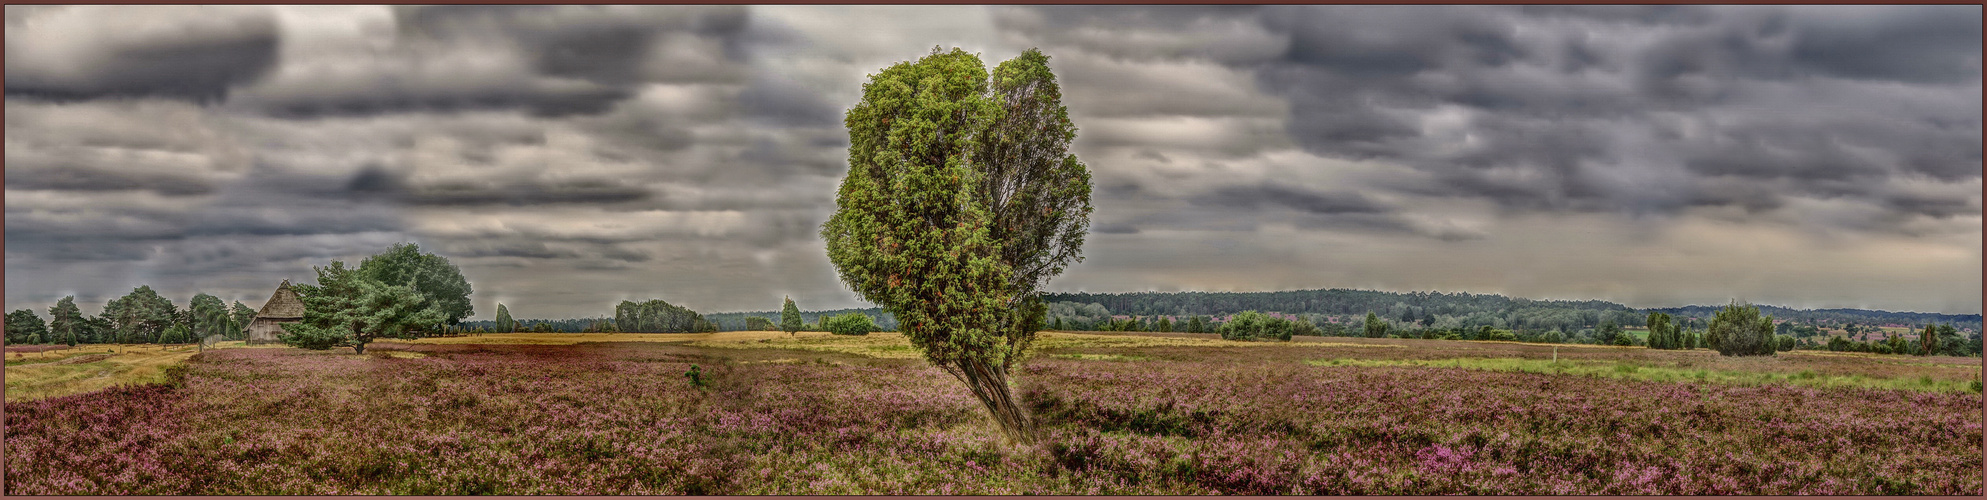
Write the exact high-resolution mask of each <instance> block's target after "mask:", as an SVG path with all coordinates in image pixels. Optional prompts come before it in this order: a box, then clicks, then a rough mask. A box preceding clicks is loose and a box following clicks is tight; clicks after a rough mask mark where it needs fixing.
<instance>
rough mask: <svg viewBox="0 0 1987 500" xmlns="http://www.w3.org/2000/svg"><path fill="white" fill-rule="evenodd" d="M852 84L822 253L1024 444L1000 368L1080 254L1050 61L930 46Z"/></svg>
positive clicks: (1062, 112)
mask: <svg viewBox="0 0 1987 500" xmlns="http://www.w3.org/2000/svg"><path fill="white" fill-rule="evenodd" d="M862 90H863V96H862V100H861V102H858V103H857V104H856V105H855V107H853V108H851V109H850V110H849V111H848V114H847V115H846V118H845V120H844V123H845V124H846V125H847V127H848V132H849V171H848V176H847V177H846V178H844V179H843V180H842V185H841V188H840V190H839V191H838V192H837V193H836V200H835V201H836V205H837V206H838V207H839V209H838V210H837V211H836V212H835V214H834V215H833V216H831V217H830V218H829V219H828V221H827V222H826V223H825V224H823V225H822V228H821V236H822V238H823V239H825V240H827V246H828V258H829V260H830V261H831V262H833V263H834V264H835V269H836V272H837V273H838V274H839V275H840V277H841V278H842V281H843V282H844V283H847V284H848V285H849V287H850V288H852V289H854V290H855V292H856V293H857V294H858V295H860V296H862V297H863V298H864V299H866V300H869V301H871V302H875V303H877V304H880V305H882V306H883V307H884V308H885V309H888V310H889V311H890V312H891V313H892V314H893V315H895V316H896V318H897V321H898V330H900V331H902V332H903V333H904V335H905V336H906V337H908V338H909V339H910V340H911V343H912V344H913V345H914V346H916V347H917V348H918V349H919V350H921V351H923V352H924V354H925V359H927V360H929V361H931V363H932V364H934V365H937V366H938V367H940V368H941V369H943V370H944V371H945V372H946V373H949V374H951V375H952V376H953V377H954V378H957V379H958V380H959V381H960V382H961V383H963V384H965V385H966V387H967V388H968V389H969V390H970V391H972V393H973V395H974V396H975V397H976V398H978V399H979V400H980V402H981V404H983V405H984V406H985V407H986V408H987V411H988V412H989V413H991V414H992V415H993V417H994V419H995V421H996V422H998V423H999V424H1000V427H1001V429H1002V431H1003V432H1004V433H1005V434H1006V435H1007V436H1008V438H1009V439H1012V440H1015V441H1020V442H1031V441H1033V440H1034V430H1033V429H1034V426H1033V423H1032V422H1030V420H1029V418H1028V416H1027V414H1026V413H1025V412H1024V411H1023V410H1022V408H1021V406H1020V405H1019V404H1017V403H1016V402H1015V400H1014V397H1013V391H1012V390H1011V389H1010V388H1009V387H1008V380H1007V379H1008V371H1009V369H1010V368H1011V367H1012V366H1013V365H1014V363H1015V362H1017V361H1019V360H1020V359H1021V356H1022V354H1023V353H1025V352H1027V349H1028V346H1029V345H1030V344H1031V343H1032V342H1033V341H1034V339H1035V334H1036V331H1037V330H1039V329H1040V328H1041V326H1042V317H1043V313H1044V312H1045V311H1046V306H1045V305H1044V304H1043V302H1042V300H1041V297H1040V295H1041V287H1042V285H1043V284H1044V283H1045V282H1047V280H1048V279H1049V278H1051V277H1054V276H1055V275H1057V274H1061V273H1062V270H1063V269H1064V268H1065V267H1066V266H1068V265H1069V264H1071V263H1073V262H1076V261H1080V260H1081V259H1082V257H1081V255H1080V249H1081V248H1082V245H1083V238H1084V235H1085V233H1087V232H1088V228H1089V216H1090V212H1091V206H1090V173H1089V170H1088V169H1087V168H1086V167H1085V166H1084V165H1083V163H1082V162H1080V161H1077V158H1076V156H1075V155H1072V154H1070V153H1069V151H1068V149H1069V142H1070V141H1071V140H1072V139H1074V138H1075V137H1076V127H1075V125H1073V124H1072V123H1071V122H1070V120H1069V114H1068V111H1067V110H1066V109H1065V108H1064V107H1063V106H1062V92H1061V89H1060V87H1059V86H1058V85H1057V84H1056V81H1055V75H1054V73H1052V72H1051V71H1050V70H1049V67H1048V56H1045V55H1042V53H1041V52H1040V51H1036V50H1033V49H1030V50H1028V51H1027V52H1024V53H1022V54H1021V56H1020V57H1016V58H1014V59H1012V60H1009V61H1007V62H1003V63H1001V64H1000V65H999V66H998V67H996V68H994V70H993V72H992V75H991V76H989V74H988V72H987V71H986V67H985V65H984V64H983V63H981V61H980V58H979V57H978V56H975V55H973V54H969V53H966V52H965V51H962V50H959V49H953V50H951V51H949V52H941V51H939V50H938V49H936V48H934V49H933V50H932V53H931V54H930V55H928V56H926V57H924V58H922V59H919V60H917V61H913V62H903V63H898V64H896V65H893V66H891V67H889V68H885V69H884V70H883V71H881V72H879V73H876V74H874V75H871V76H870V81H869V82H868V83H866V84H864V85H863V87H862Z"/></svg>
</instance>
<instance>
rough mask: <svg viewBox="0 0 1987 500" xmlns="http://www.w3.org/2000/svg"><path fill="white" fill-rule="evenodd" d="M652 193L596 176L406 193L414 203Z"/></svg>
mask: <svg viewBox="0 0 1987 500" xmlns="http://www.w3.org/2000/svg"><path fill="white" fill-rule="evenodd" d="M649 195H650V193H649V191H648V190H647V189H643V188H641V187H639V186H628V185H623V184H621V183H619V182H617V181H611V180H594V181H577V182H563V183H558V184H517V185H508V186H494V187H485V186H475V185H463V184H457V185H448V184H443V185H433V186H426V187H422V188H420V189H416V190H410V191H409V192H407V193H406V194H405V195H404V198H403V199H405V200H406V201H407V202H408V203H410V204H414V205H448V206H477V205H498V204H502V205H518V206H524V205H548V204H561V203H622V202H629V201H639V200H643V199H647V198H648V197H649Z"/></svg>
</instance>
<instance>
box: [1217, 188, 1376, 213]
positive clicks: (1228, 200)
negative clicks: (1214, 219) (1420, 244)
mask: <svg viewBox="0 0 1987 500" xmlns="http://www.w3.org/2000/svg"><path fill="white" fill-rule="evenodd" d="M1193 203H1194V204H1197V205H1205V206H1215V207H1224V208H1243V209H1250V210H1256V209H1261V208H1266V207H1281V208H1288V209H1292V210H1298V211H1302V212H1306V213H1313V214H1345V213H1381V212H1386V211H1387V209H1386V208H1384V207H1382V206H1380V204H1378V203H1374V202H1373V201H1372V200H1369V199H1367V198H1366V197H1365V196H1361V195H1360V194H1359V193H1347V192H1336V193H1333V192H1317V191H1312V190H1308V189H1303V188H1298V187H1291V186H1282V185H1277V184H1261V185H1254V186H1224V187H1220V188H1216V189H1214V190H1213V191H1211V192H1208V193H1206V194H1202V195H1199V196H1197V197H1195V198H1194V199H1193Z"/></svg>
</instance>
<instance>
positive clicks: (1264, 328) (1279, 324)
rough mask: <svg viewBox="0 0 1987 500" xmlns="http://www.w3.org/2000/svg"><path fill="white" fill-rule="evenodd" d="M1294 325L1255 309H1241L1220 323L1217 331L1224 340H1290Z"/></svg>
mask: <svg viewBox="0 0 1987 500" xmlns="http://www.w3.org/2000/svg"><path fill="white" fill-rule="evenodd" d="M1293 328H1294V325H1293V324H1292V323H1291V322H1290V320H1287V319H1283V318H1278V317H1274V316H1270V315H1267V314H1263V313H1260V312H1256V311H1242V312H1241V313H1239V314H1236V315H1235V317H1233V318H1229V319H1228V322H1227V323H1222V324H1221V328H1218V329H1217V331H1218V332H1220V333H1221V338H1222V339H1225V340H1280V341H1288V340H1290V333H1291V330H1292V329H1293Z"/></svg>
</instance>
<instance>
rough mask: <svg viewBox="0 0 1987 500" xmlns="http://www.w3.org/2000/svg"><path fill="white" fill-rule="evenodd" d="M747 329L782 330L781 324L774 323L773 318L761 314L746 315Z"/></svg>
mask: <svg viewBox="0 0 1987 500" xmlns="http://www.w3.org/2000/svg"><path fill="white" fill-rule="evenodd" d="M745 329H747V330H756V331H767V332H776V331H780V327H779V325H775V324H773V320H770V319H766V318H763V317H759V316H747V317H745Z"/></svg>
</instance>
